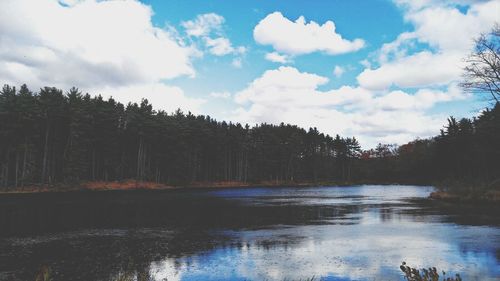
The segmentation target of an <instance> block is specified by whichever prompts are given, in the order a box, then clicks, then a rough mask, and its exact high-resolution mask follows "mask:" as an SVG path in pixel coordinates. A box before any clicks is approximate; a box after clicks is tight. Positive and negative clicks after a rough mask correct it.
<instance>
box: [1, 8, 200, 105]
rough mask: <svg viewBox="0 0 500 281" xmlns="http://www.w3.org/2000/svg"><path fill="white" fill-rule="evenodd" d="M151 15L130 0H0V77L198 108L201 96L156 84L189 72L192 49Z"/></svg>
mask: <svg viewBox="0 0 500 281" xmlns="http://www.w3.org/2000/svg"><path fill="white" fill-rule="evenodd" d="M152 14H153V11H152V10H151V8H150V7H149V6H146V5H144V4H142V3H140V2H138V1H132V0H129V1H96V0H79V1H75V0H66V1H64V3H59V2H57V1H51V0H37V1H28V0H5V1H1V2H0V30H2V31H1V34H0V81H2V82H3V83H9V84H13V85H20V84H22V83H27V84H28V86H29V87H30V88H32V89H37V88H39V87H42V86H55V87H60V88H63V89H68V88H69V87H72V86H76V87H78V88H80V89H82V90H84V91H88V92H89V93H91V94H102V95H103V96H105V97H107V96H110V95H113V97H114V98H115V99H116V100H118V101H121V102H123V103H128V102H129V101H133V102H139V101H140V100H141V99H142V98H143V97H144V98H147V99H148V100H150V102H152V103H153V104H154V106H155V107H156V108H157V109H164V110H167V111H173V110H175V109H176V108H178V107H180V108H182V109H184V110H191V111H197V112H199V111H200V109H199V108H200V106H201V104H202V103H203V102H204V101H203V100H200V99H191V98H189V97H187V96H186V95H185V94H184V93H183V91H182V90H181V89H180V88H177V87H171V86H168V85H165V84H162V83H161V82H160V81H163V80H165V79H170V78H174V77H179V76H183V75H189V76H193V75H194V74H195V71H194V69H193V67H192V65H191V57H192V56H193V55H194V54H195V53H194V50H193V48H192V47H191V46H186V45H185V44H184V43H183V42H182V41H180V40H179V37H178V36H177V34H175V30H172V29H162V28H158V27H155V26H154V25H152V23H151V17H152Z"/></svg>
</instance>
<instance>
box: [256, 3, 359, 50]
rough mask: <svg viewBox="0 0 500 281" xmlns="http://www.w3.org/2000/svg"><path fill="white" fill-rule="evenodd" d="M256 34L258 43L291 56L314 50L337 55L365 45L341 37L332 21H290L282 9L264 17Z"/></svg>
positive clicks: (258, 25) (299, 19) (356, 40)
mask: <svg viewBox="0 0 500 281" xmlns="http://www.w3.org/2000/svg"><path fill="white" fill-rule="evenodd" d="M253 36H254V39H255V41H256V42H257V43H259V44H262V45H271V46H273V48H274V49H275V50H276V51H278V52H281V53H285V54H288V55H301V54H309V53H313V52H323V53H326V54H329V55H336V54H342V53H348V52H354V51H357V50H359V49H361V48H362V47H363V46H364V45H365V43H364V41H363V40H362V39H354V40H352V41H350V40H347V39H344V38H342V36H341V35H340V34H338V33H337V32H336V27H335V24H334V23H333V22H332V21H327V22H325V23H324V24H322V25H319V24H318V23H316V22H314V21H310V22H308V23H306V20H305V18H304V17H303V16H301V17H299V18H298V19H297V20H296V21H291V20H289V19H287V18H286V17H284V16H283V15H282V14H281V13H280V12H274V13H272V14H269V15H267V16H266V17H265V18H264V19H262V20H261V21H260V22H259V23H258V24H257V25H256V26H255V28H254V31H253Z"/></svg>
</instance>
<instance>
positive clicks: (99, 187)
mask: <svg viewBox="0 0 500 281" xmlns="http://www.w3.org/2000/svg"><path fill="white" fill-rule="evenodd" d="M370 184H373V185H416V186H428V184H416V183H394V182H375V181H370V182H368V181H351V182H347V181H345V182H274V181H262V182H240V181H218V182H195V183H191V184H186V185H166V184H159V183H154V182H146V181H136V180H124V181H107V182H105V181H96V182H85V183H79V184H74V185H67V184H65V185H62V184H61V185H53V186H49V185H40V186H24V187H16V188H12V189H9V190H2V191H0V196H1V195H4V194H36V193H66V192H100V191H131V190H158V191H164V190H183V189H185V190H193V189H226V188H256V187H268V188H273V187H277V188H279V187H326V186H331V187H343V186H350V185H370Z"/></svg>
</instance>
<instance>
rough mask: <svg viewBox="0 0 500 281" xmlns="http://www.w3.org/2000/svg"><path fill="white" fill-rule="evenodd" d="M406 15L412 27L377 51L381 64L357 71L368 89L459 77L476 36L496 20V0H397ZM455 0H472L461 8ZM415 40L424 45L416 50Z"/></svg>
mask: <svg viewBox="0 0 500 281" xmlns="http://www.w3.org/2000/svg"><path fill="white" fill-rule="evenodd" d="M396 3H398V4H399V5H401V7H403V12H404V18H405V20H406V21H407V22H409V23H411V24H412V25H413V27H414V31H412V32H404V33H402V34H400V35H399V36H398V38H397V39H396V40H394V41H393V42H390V43H386V44H384V45H383V46H382V47H381V49H380V50H379V51H378V56H377V61H376V62H377V63H378V64H379V65H378V67H377V68H375V69H371V68H369V67H367V68H366V69H365V70H364V71H363V72H361V73H360V74H359V76H358V82H359V83H360V85H361V86H363V87H367V88H370V89H385V88H388V87H390V86H397V87H402V88H406V87H432V86H439V85H448V84H450V83H454V82H456V81H457V80H459V79H460V76H461V73H462V69H463V67H464V62H463V58H464V57H465V56H466V55H467V54H468V53H469V52H470V50H471V48H472V47H473V39H474V38H476V37H478V36H479V35H480V34H481V33H483V32H487V31H488V30H490V29H491V28H492V27H493V25H494V23H495V21H496V20H498V12H497V11H498V9H499V2H498V1H494V0H493V1H451V0H450V1H434V0H421V1H407V0H396ZM457 4H460V5H465V4H468V5H469V7H468V9H467V10H466V11H465V12H463V11H461V10H459V9H458V7H457V6H456V5H457ZM415 43H420V44H425V45H427V46H428V48H426V50H416V48H415Z"/></svg>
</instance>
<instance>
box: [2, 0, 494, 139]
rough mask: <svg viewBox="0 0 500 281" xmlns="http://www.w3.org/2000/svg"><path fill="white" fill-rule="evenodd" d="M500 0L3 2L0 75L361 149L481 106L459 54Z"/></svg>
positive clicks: (423, 131)
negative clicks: (342, 139)
mask: <svg viewBox="0 0 500 281" xmlns="http://www.w3.org/2000/svg"><path fill="white" fill-rule="evenodd" d="M499 6H500V1H497V0H490V1H474V0H439V1H438V0H415V1H411V0H393V1H390V0H372V1H340V0H330V1H187V0H182V1H180V0H179V1H178V0H175V1H164V0H148V1H146V0H144V1H138V0H128V1H96V0H60V1H56V0H40V1H30V0H6V1H2V3H0V30H2V35H0V81H1V82H3V83H10V84H14V85H20V84H22V83H27V84H28V85H30V86H31V87H32V88H33V89H35V90H36V89H37V88H39V87H42V86H46V85H49V86H57V87H61V88H64V89H68V88H69V87H72V86H76V87H78V88H80V89H82V90H83V91H86V92H89V93H91V94H94V95H95V94H102V95H103V96H113V97H114V98H115V99H118V100H119V101H121V102H124V103H127V102H129V101H132V102H137V101H140V99H141V98H147V99H148V100H150V101H151V102H152V103H153V105H154V106H155V107H156V108H157V109H163V110H167V111H174V110H175V109H176V108H181V109H182V110H184V111H192V112H194V113H198V114H207V115H210V116H212V117H215V118H217V119H219V120H227V121H236V122H242V123H249V124H258V123H262V122H268V123H280V122H285V123H293V124H297V125H299V126H302V127H305V128H308V127H317V128H318V129H319V130H320V131H322V132H325V133H328V134H331V135H334V134H337V133H338V134H341V135H344V136H356V137H357V138H358V139H359V140H360V141H361V144H362V145H363V146H364V147H366V148H368V147H372V146H374V145H376V144H377V143H378V142H384V143H399V144H402V143H404V142H407V141H410V140H412V139H414V138H416V137H421V138H425V137H429V136H432V135H435V134H437V133H438V132H439V129H440V128H441V127H442V126H443V125H444V123H445V121H446V118H447V117H448V116H450V115H455V116H458V117H462V116H473V115H474V114H477V112H478V111H479V110H481V109H482V108H484V106H486V105H487V104H486V103H484V102H482V101H481V99H480V98H477V97H471V96H470V95H468V94H466V93H463V92H462V91H461V90H460V88H459V87H458V86H457V85H458V83H459V82H460V74H461V68H462V67H463V58H464V57H465V56H466V55H467V54H468V53H469V52H470V50H471V47H472V39H473V38H474V37H477V36H478V35H479V34H481V33H484V32H487V31H488V30H489V29H491V28H492V26H493V25H494V23H495V22H498V17H499V14H500V8H499Z"/></svg>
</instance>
